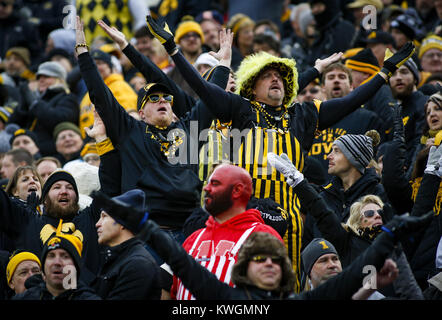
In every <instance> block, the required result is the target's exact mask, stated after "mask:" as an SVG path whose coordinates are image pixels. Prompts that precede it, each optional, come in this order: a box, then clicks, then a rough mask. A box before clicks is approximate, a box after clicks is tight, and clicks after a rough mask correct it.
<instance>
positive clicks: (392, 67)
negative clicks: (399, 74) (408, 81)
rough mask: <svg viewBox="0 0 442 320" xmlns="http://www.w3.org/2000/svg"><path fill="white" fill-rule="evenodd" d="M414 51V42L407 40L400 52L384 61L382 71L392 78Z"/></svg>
mask: <svg viewBox="0 0 442 320" xmlns="http://www.w3.org/2000/svg"><path fill="white" fill-rule="evenodd" d="M414 51H415V47H414V44H413V43H412V42H411V41H410V42H407V44H405V45H404V46H403V47H402V48H401V49H400V50H399V51H398V52H396V53H395V54H393V55H392V56H391V57H390V58H388V59H387V60H385V61H384V66H383V67H382V69H381V71H382V72H384V73H385V74H387V76H388V77H389V78H390V77H391V76H392V75H393V73H394V72H395V71H396V70H397V69H399V68H400V66H402V65H403V64H404V63H405V61H407V60H408V59H409V58H410V57H411V56H412V55H413V53H414Z"/></svg>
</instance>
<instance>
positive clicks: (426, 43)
mask: <svg viewBox="0 0 442 320" xmlns="http://www.w3.org/2000/svg"><path fill="white" fill-rule="evenodd" d="M434 48H436V49H439V50H441V51H442V38H441V37H439V36H436V35H434V34H433V35H431V36H428V37H426V38H425V39H424V40H423V41H422V45H421V47H420V49H419V59H421V58H422V56H423V55H424V53H425V52H427V51H428V50H430V49H434Z"/></svg>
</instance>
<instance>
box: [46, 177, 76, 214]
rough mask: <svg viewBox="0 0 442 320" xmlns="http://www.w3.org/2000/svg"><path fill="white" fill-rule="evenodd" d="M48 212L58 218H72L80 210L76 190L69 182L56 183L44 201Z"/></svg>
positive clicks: (60, 181)
mask: <svg viewBox="0 0 442 320" xmlns="http://www.w3.org/2000/svg"><path fill="white" fill-rule="evenodd" d="M44 206H45V210H46V212H47V213H48V214H49V215H50V216H52V217H56V218H64V217H66V216H72V215H74V214H76V213H77V211H78V210H79V206H78V198H77V194H76V193H75V189H74V187H73V186H72V184H70V183H69V182H67V181H64V180H59V181H57V182H55V183H54V184H53V185H52V186H51V188H50V189H49V192H48V194H47V196H46V199H44Z"/></svg>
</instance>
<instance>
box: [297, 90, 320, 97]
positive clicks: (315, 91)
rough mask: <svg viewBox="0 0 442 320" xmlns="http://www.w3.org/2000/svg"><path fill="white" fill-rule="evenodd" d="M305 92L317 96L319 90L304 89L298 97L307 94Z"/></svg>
mask: <svg viewBox="0 0 442 320" xmlns="http://www.w3.org/2000/svg"><path fill="white" fill-rule="evenodd" d="M307 91H308V92H310V94H317V93H318V92H319V89H318V88H310V89H309V90H306V89H304V90H302V91H301V92H300V93H299V94H298V95H302V96H303V95H305V94H307Z"/></svg>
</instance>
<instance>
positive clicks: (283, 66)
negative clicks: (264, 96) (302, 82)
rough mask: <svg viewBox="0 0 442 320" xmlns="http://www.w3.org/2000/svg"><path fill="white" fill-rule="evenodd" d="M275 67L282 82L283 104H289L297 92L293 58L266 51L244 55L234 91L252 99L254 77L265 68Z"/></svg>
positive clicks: (296, 76) (296, 74) (296, 75)
mask: <svg viewBox="0 0 442 320" xmlns="http://www.w3.org/2000/svg"><path fill="white" fill-rule="evenodd" d="M268 68H275V69H277V70H278V71H279V73H280V74H281V77H282V79H283V83H284V92H285V96H284V100H283V104H284V105H285V106H290V105H291V104H292V102H293V100H294V99H295V98H296V95H297V93H298V71H297V70H296V62H295V60H294V59H288V58H279V57H276V56H273V55H271V54H269V53H267V52H264V51H261V52H259V53H255V54H251V55H249V56H247V57H245V58H244V59H243V60H242V62H241V64H240V66H239V68H238V70H237V71H236V73H235V77H236V84H237V86H236V93H237V94H239V95H241V96H242V97H244V98H247V99H249V100H254V94H253V87H254V84H255V81H256V78H257V77H258V76H259V75H260V74H261V73H262V72H263V71H264V70H266V69H268Z"/></svg>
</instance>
